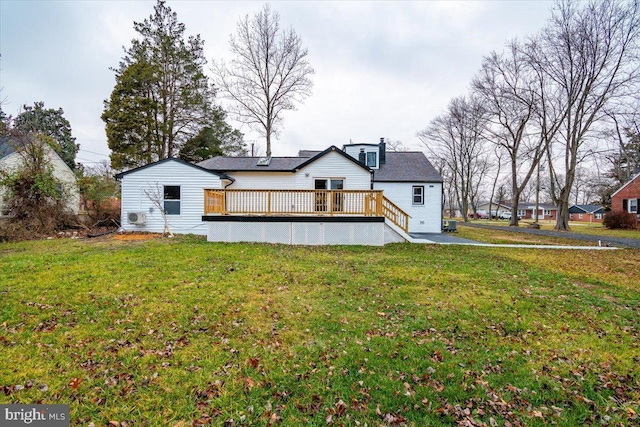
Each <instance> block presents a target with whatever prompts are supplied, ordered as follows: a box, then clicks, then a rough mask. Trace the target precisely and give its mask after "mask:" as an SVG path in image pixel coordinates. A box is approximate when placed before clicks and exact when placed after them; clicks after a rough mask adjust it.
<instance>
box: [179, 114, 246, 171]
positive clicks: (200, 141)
mask: <svg viewBox="0 0 640 427" xmlns="http://www.w3.org/2000/svg"><path fill="white" fill-rule="evenodd" d="M224 117H225V113H224V111H223V110H222V109H221V108H217V109H216V110H215V111H214V115H213V117H212V120H211V121H210V123H209V124H208V125H207V126H206V127H204V128H202V129H201V130H200V132H199V133H198V135H196V136H195V137H193V138H191V139H190V140H189V141H187V142H186V143H185V144H184V146H183V147H182V149H181V150H180V158H181V159H183V160H186V161H189V162H194V163H196V162H201V161H202V160H206V159H209V158H211V157H215V156H244V155H246V154H247V149H246V146H245V144H244V142H243V139H242V134H241V133H240V131H238V130H236V129H233V128H232V127H231V126H229V125H228V124H227V123H226V122H225V121H224Z"/></svg>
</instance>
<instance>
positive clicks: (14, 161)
mask: <svg viewBox="0 0 640 427" xmlns="http://www.w3.org/2000/svg"><path fill="white" fill-rule="evenodd" d="M45 149H46V150H47V153H46V156H47V160H48V161H49V164H50V165H51V167H52V169H53V176H54V178H55V179H56V180H58V181H59V182H60V185H61V186H62V188H61V190H62V192H63V195H64V198H65V202H66V203H65V205H66V207H67V209H69V211H70V212H72V213H73V214H77V213H78V209H79V205H80V192H79V190H78V183H77V180H76V176H75V174H74V173H73V171H72V170H71V168H69V166H68V165H67V164H66V163H65V162H64V160H62V158H60V156H59V155H58V153H56V152H55V150H54V149H53V148H49V147H48V146H46V148H45ZM23 165H24V159H23V157H22V155H21V153H20V152H19V151H17V150H16V147H15V146H14V144H13V143H12V141H11V138H9V137H2V138H0V170H2V171H4V172H13V171H16V170H17V169H19V168H21V167H23ZM3 196H4V191H3V189H2V188H0V216H1V215H2V206H3V203H2V199H3Z"/></svg>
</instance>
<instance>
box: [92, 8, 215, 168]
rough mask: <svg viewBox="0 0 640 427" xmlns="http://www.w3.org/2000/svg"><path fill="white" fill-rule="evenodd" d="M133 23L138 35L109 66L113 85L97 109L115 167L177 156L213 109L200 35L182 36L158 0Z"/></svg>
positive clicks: (181, 26)
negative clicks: (145, 15) (113, 75)
mask: <svg viewBox="0 0 640 427" xmlns="http://www.w3.org/2000/svg"><path fill="white" fill-rule="evenodd" d="M134 28H135V30H136V32H137V33H138V34H139V38H137V39H134V40H132V41H131V47H130V48H129V49H127V50H125V55H124V57H123V59H122V61H121V62H120V65H119V67H118V68H117V69H115V70H114V71H115V73H116V85H115V87H114V90H113V92H112V93H111V97H110V98H109V100H106V101H105V109H104V112H103V114H102V119H103V121H104V122H105V124H106V133H107V140H108V144H109V148H110V149H111V150H112V154H111V164H112V166H113V167H114V168H115V169H123V168H128V167H135V166H140V165H143V164H146V163H149V162H153V161H157V160H161V159H165V158H168V157H175V156H177V155H178V154H179V153H180V150H181V149H182V147H183V146H184V144H185V143H186V142H187V141H189V140H191V139H193V138H194V137H195V136H196V135H198V133H199V132H200V131H201V130H202V129H203V128H204V127H206V126H210V119H211V117H212V116H215V109H216V107H215V106H214V104H213V99H214V90H213V87H212V85H211V84H210V83H209V79H208V78H207V76H206V75H205V74H204V72H203V67H204V65H205V64H206V60H205V58H204V54H203V45H204V42H203V41H202V39H201V38H200V36H199V35H197V36H189V37H187V36H186V35H185V25H184V24H183V23H181V22H179V21H178V17H177V15H176V13H175V12H173V11H172V10H171V8H170V7H168V6H167V5H166V4H165V2H164V1H161V0H159V1H158V2H157V4H156V5H155V7H154V13H153V14H152V15H151V16H150V17H149V18H148V19H145V20H144V21H143V22H134Z"/></svg>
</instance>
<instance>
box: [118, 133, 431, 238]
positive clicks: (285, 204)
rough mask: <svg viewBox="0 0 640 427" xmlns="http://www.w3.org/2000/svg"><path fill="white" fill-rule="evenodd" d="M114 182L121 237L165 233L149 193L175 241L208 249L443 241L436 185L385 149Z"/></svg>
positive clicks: (151, 171)
mask: <svg viewBox="0 0 640 427" xmlns="http://www.w3.org/2000/svg"><path fill="white" fill-rule="evenodd" d="M362 153H364V156H363V155H362ZM117 177H118V179H120V180H121V181H122V217H123V219H125V220H123V228H124V229H125V230H140V231H156V232H162V231H163V227H164V221H163V215H162V212H156V211H155V210H154V203H152V202H151V201H150V200H149V197H148V194H149V188H151V189H153V188H155V189H156V191H155V192H154V194H156V195H158V194H160V193H161V194H162V197H163V200H162V203H164V207H165V209H164V213H165V216H166V218H167V220H168V222H169V225H170V228H171V230H172V231H173V232H174V233H176V232H177V233H195V234H204V235H207V236H208V240H210V241H225V242H229V241H258V242H270V243H292V244H367V245H382V244H384V243H389V242H396V241H407V240H411V234H412V233H425V232H431V233H439V232H440V231H441V224H442V213H441V212H442V177H441V176H440V175H439V174H438V173H437V172H436V170H435V169H434V168H433V166H432V165H431V164H430V163H429V161H428V160H427V159H426V157H425V156H424V154H423V153H420V152H403V153H387V152H385V144H384V142H383V141H381V143H380V144H349V145H345V146H344V147H343V149H340V148H337V147H336V146H331V147H329V148H328V149H326V150H324V151H304V150H303V151H300V153H299V155H298V156H295V157H271V158H258V157H225V156H219V157H214V158H211V159H208V160H205V161H203V162H200V163H198V164H197V165H193V164H190V163H187V162H184V161H180V160H177V159H167V160H163V161H161V162H156V163H153V164H150V165H147V166H143V167H141V168H137V169H134V170H131V171H128V172H124V173H121V174H119V175H117ZM160 190H161V191H160ZM145 195H146V196H145ZM145 197H146V199H147V200H145ZM176 201H179V202H176ZM178 203H179V205H180V208H178V207H177V205H178ZM156 206H157V204H156ZM130 213H133V214H134V215H133V216H131V217H130V216H129V214H130Z"/></svg>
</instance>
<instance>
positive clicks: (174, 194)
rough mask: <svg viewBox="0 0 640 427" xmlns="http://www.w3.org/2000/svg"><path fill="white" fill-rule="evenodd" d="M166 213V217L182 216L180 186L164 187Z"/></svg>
mask: <svg viewBox="0 0 640 427" xmlns="http://www.w3.org/2000/svg"><path fill="white" fill-rule="evenodd" d="M164 213H165V214H166V215H180V186H179V185H165V186H164Z"/></svg>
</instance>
